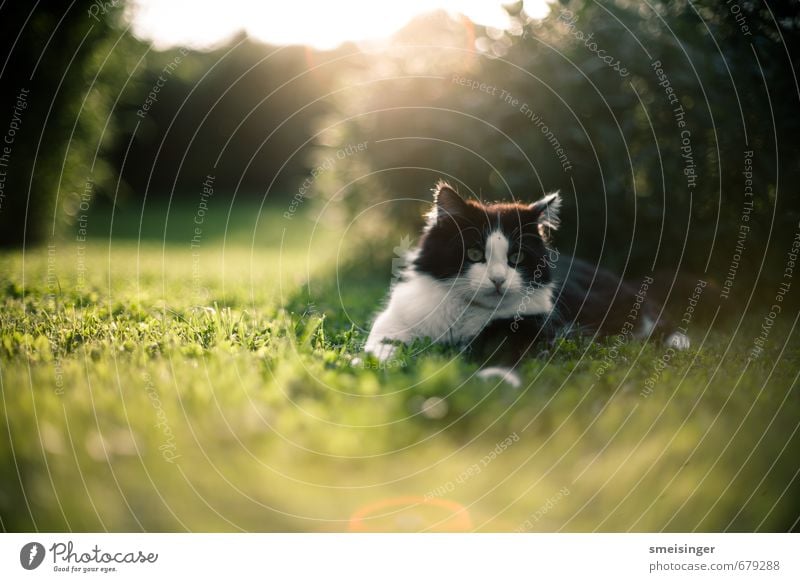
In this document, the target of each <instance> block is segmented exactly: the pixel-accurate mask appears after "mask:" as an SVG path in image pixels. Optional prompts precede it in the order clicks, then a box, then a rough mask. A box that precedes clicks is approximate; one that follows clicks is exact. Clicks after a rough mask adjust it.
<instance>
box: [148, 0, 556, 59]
mask: <svg viewBox="0 0 800 582" xmlns="http://www.w3.org/2000/svg"><path fill="white" fill-rule="evenodd" d="M549 2H552V0H527V1H526V2H525V9H526V11H527V12H528V14H530V15H531V16H532V17H535V18H541V17H543V16H545V15H546V14H547V12H548V10H549ZM433 10H447V11H448V12H450V13H451V14H459V13H460V14H464V15H466V16H467V17H469V18H470V19H471V20H473V21H474V22H476V23H478V24H484V25H487V26H492V27H495V28H505V27H506V25H507V24H508V15H507V14H506V12H505V10H504V9H503V8H502V5H501V3H500V2H496V1H493V0H403V1H402V2H374V1H370V2H365V1H363V0H338V1H336V2H333V1H331V0H307V1H305V2H296V1H295V2H284V1H278V2H273V1H269V2H267V1H254V0H227V1H226V2H219V1H217V0H134V6H133V8H132V22H133V30H134V32H135V34H136V35H137V36H139V37H141V38H144V39H147V40H150V41H152V42H153V45H154V47H155V48H156V49H164V48H168V47H171V46H176V45H181V46H187V47H190V48H197V49H206V48H211V47H214V46H217V45H219V44H221V43H223V42H225V41H226V40H227V39H229V38H230V37H231V36H232V35H234V34H236V33H237V32H238V31H240V30H244V31H246V32H247V34H248V35H250V36H252V37H253V38H256V39H258V40H261V41H263V42H266V43H270V44H276V45H289V44H301V45H307V46H311V47H313V48H317V49H322V50H326V49H333V48H336V47H337V46H339V45H340V44H342V43H343V42H347V41H353V42H364V41H376V40H381V39H385V38H387V37H389V36H391V35H392V34H393V33H394V32H396V31H397V30H399V29H400V28H402V27H403V26H404V25H406V24H407V23H408V22H409V21H410V20H411V19H412V18H414V17H415V16H417V15H419V14H423V13H425V12H430V11H433Z"/></svg>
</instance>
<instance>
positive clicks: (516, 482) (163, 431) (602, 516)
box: [0, 205, 800, 531]
mask: <svg viewBox="0 0 800 582" xmlns="http://www.w3.org/2000/svg"><path fill="white" fill-rule="evenodd" d="M282 210H283V209H280V208H265V209H264V210H263V212H261V213H259V212H258V209H253V208H246V207H244V208H238V209H236V210H235V212H233V213H232V218H231V221H230V222H229V224H228V226H226V225H225V224H224V222H220V221H225V220H227V213H225V212H216V213H215V214H214V217H213V219H212V217H211V216H209V217H208V221H207V222H206V223H205V224H204V228H205V230H204V231H203V238H202V242H201V243H200V246H199V247H198V248H197V249H194V250H193V249H191V248H190V247H189V240H190V238H191V235H192V228H193V227H192V217H193V209H192V208H189V207H181V206H180V205H179V206H177V207H173V209H172V213H171V217H172V218H171V219H170V220H169V221H165V220H164V216H165V214H164V212H163V209H159V208H155V209H150V210H148V211H147V213H146V215H145V216H144V217H143V220H142V221H141V223H142V224H143V225H144V228H143V229H142V232H141V233H140V228H139V223H140V218H142V217H140V216H139V214H138V211H137V212H133V213H131V212H128V213H122V214H117V215H116V216H115V218H114V220H115V223H114V224H115V225H114V229H113V230H111V232H112V234H113V236H112V238H111V239H109V238H108V232H109V230H110V228H109V227H110V225H111V222H110V217H109V216H108V215H107V214H106V215H98V216H96V217H93V222H91V224H92V226H93V228H94V230H93V231H92V232H93V234H94V236H95V238H93V239H91V240H90V241H88V242H87V243H86V244H85V245H84V248H83V249H79V248H78V243H77V242H76V241H75V240H72V239H64V240H59V242H57V243H56V244H55V245H54V247H52V248H50V249H48V248H47V247H43V248H37V249H33V250H28V251H26V252H25V253H22V252H6V253H4V254H3V255H2V257H0V261H1V262H0V277H2V303H3V306H2V311H0V329H1V330H2V331H0V390H1V393H2V399H1V400H0V402H1V405H2V414H0V417H2V423H3V426H2V427H0V430H2V434H3V438H2V439H0V471H2V475H3V481H2V483H3V484H2V487H1V488H0V519H1V520H2V523H1V524H0V525H2V528H3V529H4V530H7V531H19V530H47V531H50V530H54V531H63V530H110V531H127V530H133V531H139V530H147V531H183V530H192V531H196V530H212V531H239V530H248V531H250V530H258V531H276V530H280V531H340V530H347V529H368V530H382V529H389V530H402V531H419V530H428V531H436V530H466V529H470V530H472V529H474V530H481V531H513V530H529V531H593V530H602V531H626V530H634V531H653V530H654V531H661V530H666V531H686V530H701V531H709V530H711V531H717V530H735V531H740V530H741V531H752V530H759V531H761V530H768V531H769V530H787V529H791V528H793V527H796V524H797V521H796V520H797V518H798V515H799V514H800V504H798V499H799V498H800V496H799V495H798V493H800V487H799V486H798V483H797V479H796V478H797V472H798V469H799V468H800V461H798V457H797V454H796V451H797V450H798V446H799V445H800V435H798V433H797V428H798V419H800V397H799V396H798V389H797V373H798V369H800V365H798V364H800V350H798V342H797V338H796V331H795V330H794V326H793V321H790V317H789V316H786V315H784V317H783V318H782V319H781V320H780V321H779V322H778V323H777V324H776V325H775V327H774V328H773V330H772V332H771V335H770V336H769V342H768V345H767V348H766V351H765V353H764V354H763V355H762V356H761V358H759V359H758V360H754V361H748V360H747V354H748V350H749V348H750V347H751V346H752V341H753V338H754V337H755V336H756V335H757V333H758V326H759V325H760V321H759V320H760V318H762V317H763V315H764V314H760V315H754V316H752V317H749V318H747V319H745V320H744V322H743V323H741V325H740V322H736V321H734V322H730V323H728V324H725V325H723V326H719V325H716V326H715V327H713V328H709V327H708V326H707V325H705V326H704V325H701V324H699V323H698V324H697V325H696V326H695V327H693V328H692V330H691V333H692V335H694V336H695V339H696V340H699V341H696V346H697V347H696V349H692V350H690V351H688V352H686V353H682V354H679V355H678V356H676V357H675V358H673V359H672V360H671V361H670V362H669V365H668V366H667V367H666V369H664V370H663V372H662V373H661V374H660V375H659V376H658V377H657V380H656V382H655V383H654V390H653V392H652V394H650V395H649V396H647V397H645V396H643V395H642V387H643V386H644V384H645V382H646V381H647V380H648V378H653V377H654V376H653V374H654V369H655V368H656V366H657V363H658V361H659V360H660V358H662V356H663V354H664V350H663V348H662V347H659V346H657V345H650V344H632V345H626V346H623V347H622V348H621V350H620V352H619V354H616V353H612V351H611V346H610V345H608V344H604V343H594V344H592V343H590V342H562V343H560V344H558V345H555V346H552V347H551V348H550V349H549V350H546V351H545V352H543V353H542V354H540V356H539V357H537V358H531V359H530V360H529V361H528V362H527V363H526V364H525V366H524V368H523V375H524V378H525V380H526V384H525V386H524V387H523V388H521V389H518V390H515V389H512V388H510V387H509V386H508V385H505V384H495V383H485V382H482V381H479V380H477V379H476V378H474V376H473V375H474V373H475V371H476V370H477V369H478V365H477V364H475V363H472V362H470V361H468V360H466V359H464V358H463V357H462V356H461V355H460V354H459V353H458V351H457V350H454V349H447V348H443V347H440V346H434V347H432V348H430V346H428V348H430V349H419V348H425V347H426V346H424V345H417V346H413V347H412V348H409V349H406V350H404V351H403V353H402V354H401V357H400V359H399V361H398V363H397V365H395V366H392V367H383V368H381V367H379V366H378V365H377V363H376V362H374V361H373V360H369V359H366V360H365V361H364V362H363V363H361V364H357V365H354V363H353V358H354V357H355V356H357V355H358V351H359V345H360V343H361V342H363V340H364V339H365V331H364V326H365V325H366V324H367V322H368V320H369V317H370V316H371V315H372V314H373V313H374V311H375V309H376V307H377V306H378V305H379V303H380V300H381V298H382V296H383V294H384V293H385V291H386V289H387V287H388V284H389V281H390V277H391V267H390V263H391V256H390V253H391V248H392V246H393V245H392V244H391V241H387V243H386V249H383V248H376V249H374V252H373V253H372V254H371V255H370V256H359V257H357V260H349V261H348V260H342V257H345V256H347V253H342V251H341V249H342V248H349V247H348V245H350V243H352V240H344V241H343V240H341V238H342V235H341V233H342V232H344V229H343V228H342V227H341V226H340V225H337V224H336V223H335V222H334V223H331V224H329V225H328V226H326V225H325V223H314V222H313V221H311V220H310V219H309V217H308V215H304V214H299V215H297V216H295V217H293V218H292V219H291V220H287V219H285V218H284V217H283V216H282ZM256 219H258V220H256ZM120 221H121V222H120ZM212 222H213V224H212ZM165 224H166V228H165V227H164V225H165ZM231 225H235V227H234V228H231ZM348 232H349V231H348ZM312 233H313V236H312ZM140 234H141V238H140ZM353 236H355V235H353ZM351 246H352V245H351ZM84 268H85V273H84V272H83V269H84ZM604 361H605V362H607V363H605V364H604ZM362 518H363V519H362Z"/></svg>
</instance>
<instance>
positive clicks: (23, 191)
mask: <svg viewBox="0 0 800 582" xmlns="http://www.w3.org/2000/svg"><path fill="white" fill-rule="evenodd" d="M122 4H123V3H122V2H106V3H103V11H104V14H103V13H101V12H99V4H98V5H97V6H96V10H97V11H94V10H92V11H91V12H90V5H89V3H83V2H68V1H53V2H39V3H30V2H4V3H3V4H2V7H1V8H0V55H2V69H0V82H1V83H2V91H0V140H2V144H0V155H2V154H4V155H5V157H4V158H3V159H2V161H0V164H2V166H0V172H2V174H0V180H1V181H0V186H1V187H2V191H1V192H0V193H1V194H2V197H0V204H2V205H1V206H0V245H3V246H8V245H19V244H22V243H23V242H27V243H28V244H30V243H36V242H40V241H42V240H44V239H46V238H47V237H50V236H51V235H52V234H53V233H54V232H57V231H58V230H59V228H60V227H61V226H62V225H63V224H64V223H68V222H70V221H72V220H74V218H75V216H76V214H77V213H78V212H80V203H81V196H82V195H83V196H84V199H85V200H89V199H91V197H92V195H93V193H94V191H95V190H96V189H97V188H98V187H109V186H110V187H113V176H114V172H113V170H112V169H111V167H110V166H109V165H108V164H107V163H106V162H105V160H104V157H103V152H104V151H105V150H106V146H107V145H108V144H109V143H111V142H112V141H113V138H114V134H115V127H116V126H115V123H114V121H113V119H110V114H111V110H112V107H113V104H114V100H115V97H116V94H117V87H119V86H121V85H122V84H124V83H125V81H126V80H127V78H128V75H129V74H131V73H132V72H133V71H132V68H133V65H134V63H135V61H132V60H131V58H132V56H133V55H132V53H131V52H130V47H129V45H128V44H127V43H126V42H125V39H124V38H121V37H120V34H121V31H120V30H119V29H118V28H117V23H118V22H119V20H120V14H121V11H122Z"/></svg>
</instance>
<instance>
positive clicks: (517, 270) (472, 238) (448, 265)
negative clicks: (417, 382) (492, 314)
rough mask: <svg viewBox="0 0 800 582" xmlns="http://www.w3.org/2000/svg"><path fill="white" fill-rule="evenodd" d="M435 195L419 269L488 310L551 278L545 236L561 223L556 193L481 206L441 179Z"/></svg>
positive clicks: (423, 241) (544, 284)
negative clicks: (528, 201) (533, 199)
mask: <svg viewBox="0 0 800 582" xmlns="http://www.w3.org/2000/svg"><path fill="white" fill-rule="evenodd" d="M435 198H436V200H435V207H434V209H433V210H432V211H431V214H430V215H429V222H428V226H427V227H426V229H425V233H424V235H423V237H422V241H421V244H420V251H419V254H418V256H417V258H416V260H415V263H414V264H415V266H416V269H417V270H418V271H419V272H422V273H426V274H428V275H430V276H432V277H435V278H436V279H439V280H442V281H443V282H447V283H448V284H449V285H450V286H451V292H452V293H454V294H456V295H458V296H460V297H461V298H462V299H464V300H465V301H466V302H468V303H470V304H475V305H479V306H482V307H487V308H495V307H497V306H499V305H501V304H502V303H507V302H510V301H516V302H519V301H520V298H521V297H523V296H524V295H525V294H531V293H535V292H536V291H537V290H540V289H543V288H546V287H547V285H548V284H549V283H550V282H551V272H550V266H551V261H550V259H549V257H550V251H549V249H548V248H547V246H546V243H545V238H544V237H545V234H546V231H547V229H549V228H555V226H556V225H557V211H558V206H559V204H560V201H561V200H560V198H559V196H558V194H550V195H549V196H547V197H545V198H543V199H542V200H539V201H538V202H535V203H533V204H519V203H515V204H491V205H483V204H481V203H479V202H476V201H472V200H468V201H465V200H463V199H462V198H461V197H460V196H459V195H458V194H457V193H456V192H455V191H454V190H453V189H452V188H451V187H450V186H448V185H447V184H444V183H440V184H439V185H438V186H437V188H436V193H435Z"/></svg>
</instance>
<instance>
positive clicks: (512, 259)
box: [508, 251, 525, 265]
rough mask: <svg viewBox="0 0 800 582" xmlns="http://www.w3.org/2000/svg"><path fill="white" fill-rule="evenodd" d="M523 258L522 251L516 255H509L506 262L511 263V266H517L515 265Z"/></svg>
mask: <svg viewBox="0 0 800 582" xmlns="http://www.w3.org/2000/svg"><path fill="white" fill-rule="evenodd" d="M524 258H525V253H523V252H522V251H519V252H517V253H514V254H512V255H509V257H508V262H509V263H511V264H512V265H517V264H519V263H521V262H522V261H523V259H524Z"/></svg>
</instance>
